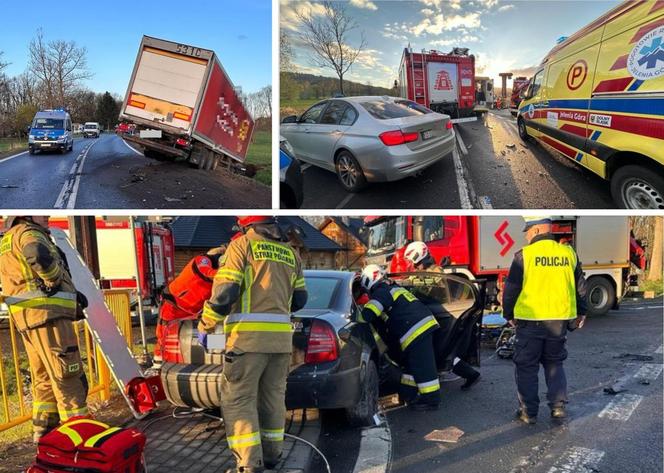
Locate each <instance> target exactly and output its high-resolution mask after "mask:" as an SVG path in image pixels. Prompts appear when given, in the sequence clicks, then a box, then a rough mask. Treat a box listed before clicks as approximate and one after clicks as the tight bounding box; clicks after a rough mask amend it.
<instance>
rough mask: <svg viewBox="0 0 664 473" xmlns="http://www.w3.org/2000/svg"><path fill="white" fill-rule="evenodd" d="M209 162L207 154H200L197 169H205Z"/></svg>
mask: <svg viewBox="0 0 664 473" xmlns="http://www.w3.org/2000/svg"><path fill="white" fill-rule="evenodd" d="M208 161H209V158H208V154H207V153H201V156H200V159H199V160H198V169H207V163H208Z"/></svg>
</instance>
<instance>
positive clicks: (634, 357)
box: [614, 353, 653, 361]
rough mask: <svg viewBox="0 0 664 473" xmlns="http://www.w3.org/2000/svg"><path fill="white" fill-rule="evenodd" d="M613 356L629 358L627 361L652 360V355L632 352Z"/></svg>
mask: <svg viewBox="0 0 664 473" xmlns="http://www.w3.org/2000/svg"><path fill="white" fill-rule="evenodd" d="M614 358H619V359H624V360H629V361H652V360H653V357H652V356H650V355H637V354H634V353H622V354H620V355H618V356H614Z"/></svg>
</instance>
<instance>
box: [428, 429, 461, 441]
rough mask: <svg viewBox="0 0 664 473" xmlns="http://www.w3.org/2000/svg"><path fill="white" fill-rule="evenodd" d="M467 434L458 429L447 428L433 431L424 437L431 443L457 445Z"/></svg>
mask: <svg viewBox="0 0 664 473" xmlns="http://www.w3.org/2000/svg"><path fill="white" fill-rule="evenodd" d="M464 433H465V432H464V431H463V430H461V429H459V428H458V427H454V426H452V427H447V428H445V429H443V430H432V431H431V432H430V433H428V434H427V435H425V436H424V440H428V441H430V442H445V443H457V442H458V441H459V439H460V438H461V436H462V435H463V434H464Z"/></svg>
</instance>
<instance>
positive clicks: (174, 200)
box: [164, 196, 182, 202]
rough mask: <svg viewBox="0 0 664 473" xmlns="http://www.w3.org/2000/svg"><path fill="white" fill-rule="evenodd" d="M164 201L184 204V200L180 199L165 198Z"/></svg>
mask: <svg viewBox="0 0 664 473" xmlns="http://www.w3.org/2000/svg"><path fill="white" fill-rule="evenodd" d="M164 200H165V201H166V202H182V199H178V198H177V197H168V196H164Z"/></svg>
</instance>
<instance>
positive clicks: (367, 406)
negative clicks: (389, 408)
mask: <svg viewBox="0 0 664 473" xmlns="http://www.w3.org/2000/svg"><path fill="white" fill-rule="evenodd" d="M378 385H379V380H378V369H377V368H376V363H374V361H373V360H369V361H368V362H367V364H366V365H365V373H364V383H362V393H361V395H360V399H359V401H358V403H357V404H356V405H355V406H353V407H351V408H349V409H346V417H348V422H349V423H350V424H351V425H352V426H354V427H368V426H370V425H374V423H375V422H374V416H375V415H376V413H377V412H378V389H379V387H378Z"/></svg>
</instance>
